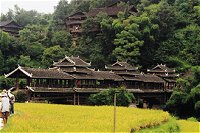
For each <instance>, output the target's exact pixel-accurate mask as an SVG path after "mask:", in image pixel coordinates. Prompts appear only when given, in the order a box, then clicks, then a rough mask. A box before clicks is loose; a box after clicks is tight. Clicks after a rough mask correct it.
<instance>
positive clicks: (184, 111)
mask: <svg viewBox="0 0 200 133" xmlns="http://www.w3.org/2000/svg"><path fill="white" fill-rule="evenodd" d="M199 83H200V67H193V68H192V71H191V72H190V74H188V75H187V76H186V77H184V79H178V80H177V88H176V90H175V91H174V92H173V93H172V95H171V97H170V99H169V101H168V102H167V105H166V109H167V110H169V111H170V112H172V113H173V114H175V115H177V116H180V117H182V118H187V117H192V116H193V117H197V118H199V119H200V116H199V112H200V110H199V109H200V84H199Z"/></svg>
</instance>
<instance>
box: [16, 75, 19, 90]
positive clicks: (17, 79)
mask: <svg viewBox="0 0 200 133" xmlns="http://www.w3.org/2000/svg"><path fill="white" fill-rule="evenodd" d="M16 90H19V77H18V76H17V78H16Z"/></svg>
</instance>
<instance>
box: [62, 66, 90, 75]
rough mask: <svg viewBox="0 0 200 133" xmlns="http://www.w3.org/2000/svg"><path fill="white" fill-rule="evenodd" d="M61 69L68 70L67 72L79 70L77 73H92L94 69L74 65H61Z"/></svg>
mask: <svg viewBox="0 0 200 133" xmlns="http://www.w3.org/2000/svg"><path fill="white" fill-rule="evenodd" d="M60 70H62V71H64V72H67V73H72V72H77V73H88V74H89V73H91V72H92V70H91V69H89V68H87V67H76V66H72V67H63V68H62V67H61V68H60Z"/></svg>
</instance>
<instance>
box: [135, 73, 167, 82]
mask: <svg viewBox="0 0 200 133" xmlns="http://www.w3.org/2000/svg"><path fill="white" fill-rule="evenodd" d="M139 78H140V79H141V80H142V81H143V82H150V83H164V80H163V79H162V78H160V77H158V76H156V75H153V74H140V75H139Z"/></svg>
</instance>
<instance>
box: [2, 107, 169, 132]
mask: <svg viewBox="0 0 200 133" xmlns="http://www.w3.org/2000/svg"><path fill="white" fill-rule="evenodd" d="M15 109H16V114H15V115H13V116H11V117H10V118H9V121H8V124H7V125H6V127H5V128H4V129H3V131H4V132H44V131H47V132H64V131H66V132H69V131H70V132H80V131H82V132H89V131H90V132H91V131H92V132H113V107H112V106H72V105H56V104H39V103H37V104H36V103H23V104H19V103H17V104H15ZM116 118H117V122H116V127H117V128H116V131H118V132H130V131H131V130H134V131H138V130H140V129H142V128H150V127H154V126H156V125H159V124H163V123H165V122H167V121H168V120H169V119H170V115H169V114H168V113H167V112H164V111H161V110H147V109H137V108H126V107H117V116H116Z"/></svg>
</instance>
